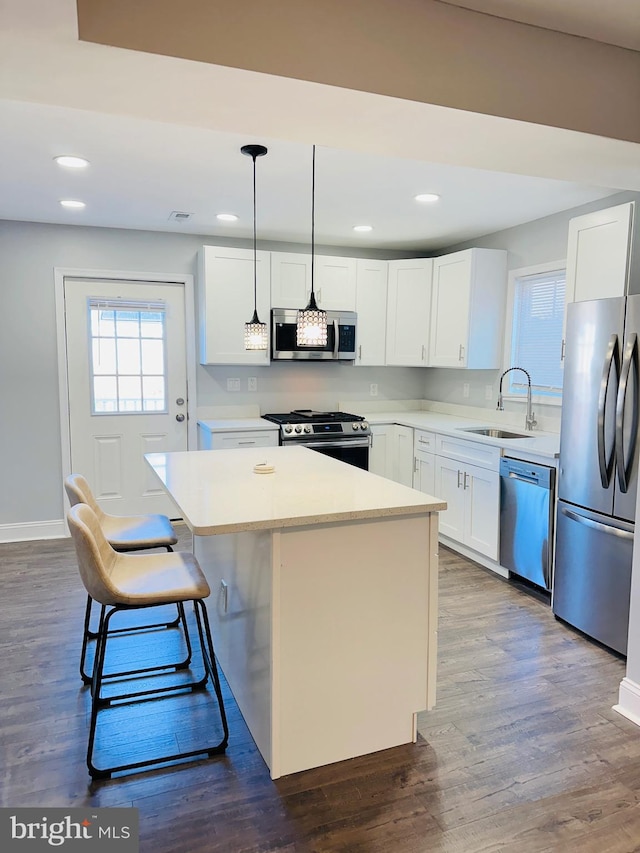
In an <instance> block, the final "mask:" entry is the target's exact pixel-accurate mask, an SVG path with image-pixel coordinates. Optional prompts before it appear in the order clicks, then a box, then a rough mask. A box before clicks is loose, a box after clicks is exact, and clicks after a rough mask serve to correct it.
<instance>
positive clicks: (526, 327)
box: [504, 263, 566, 403]
mask: <svg viewBox="0 0 640 853" xmlns="http://www.w3.org/2000/svg"><path fill="white" fill-rule="evenodd" d="M565 281H566V270H565V268H564V264H563V263H562V264H545V265H544V266H539V267H532V268H528V269H521V270H514V271H513V272H512V273H511V284H512V288H511V291H512V292H511V294H510V295H511V296H512V300H513V301H512V311H511V318H512V320H511V340H510V341H508V346H507V350H506V351H507V353H509V364H507V365H505V370H506V368H507V367H514V366H517V367H523V368H524V369H525V370H527V371H528V372H529V374H530V375H531V387H532V390H533V393H534V394H536V396H538V397H543V398H546V400H547V402H550V403H551V402H553V401H559V400H560V399H561V398H562V376H563V372H562V361H561V350H562V333H563V327H564V307H565ZM507 380H508V383H507ZM504 393H505V395H509V396H513V397H517V396H524V395H526V393H527V380H526V377H525V376H524V374H523V373H521V372H520V371H513V372H511V373H509V374H507V376H505V388H504Z"/></svg>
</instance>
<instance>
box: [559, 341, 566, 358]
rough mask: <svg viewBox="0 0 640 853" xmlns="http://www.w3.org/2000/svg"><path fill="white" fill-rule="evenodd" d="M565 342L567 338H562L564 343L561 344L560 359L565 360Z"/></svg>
mask: <svg viewBox="0 0 640 853" xmlns="http://www.w3.org/2000/svg"><path fill="white" fill-rule="evenodd" d="M564 344H565V340H564V338H563V339H562V344H561V345H560V361H564Z"/></svg>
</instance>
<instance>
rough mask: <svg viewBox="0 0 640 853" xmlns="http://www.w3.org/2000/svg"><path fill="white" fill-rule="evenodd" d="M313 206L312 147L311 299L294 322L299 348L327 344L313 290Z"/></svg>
mask: <svg viewBox="0 0 640 853" xmlns="http://www.w3.org/2000/svg"><path fill="white" fill-rule="evenodd" d="M315 204H316V146H315V145H314V146H313V159H312V172H311V298H310V299H309V304H308V305H307V307H306V308H303V309H300V310H299V311H298V315H297V322H296V343H297V345H298V346H301V347H324V346H326V344H327V312H326V311H322V310H321V309H320V308H318V306H317V305H316V296H315V292H314V289H313V272H314V270H313V267H314V253H315V218H316V217H315Z"/></svg>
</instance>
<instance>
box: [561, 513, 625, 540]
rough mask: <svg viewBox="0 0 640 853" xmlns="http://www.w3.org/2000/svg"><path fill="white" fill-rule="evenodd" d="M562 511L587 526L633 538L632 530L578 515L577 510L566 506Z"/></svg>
mask: <svg viewBox="0 0 640 853" xmlns="http://www.w3.org/2000/svg"><path fill="white" fill-rule="evenodd" d="M560 512H561V513H562V514H563V515H566V516H567V518H570V519H571V520H572V521H577V522H578V523H579V524H584V525H585V527H593V528H594V530H601V531H602V532H603V533H609V534H611V536H619V537H620V539H633V532H632V531H630V530H621V529H620V528H619V527H614V526H613V525H611V524H603V523H602V522H601V521H594V520H593V519H592V518H587V517H586V516H584V515H578V513H577V512H572V511H571V510H570V509H567V508H566V507H560Z"/></svg>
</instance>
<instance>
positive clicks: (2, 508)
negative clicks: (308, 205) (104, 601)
mask: <svg viewBox="0 0 640 853" xmlns="http://www.w3.org/2000/svg"><path fill="white" fill-rule="evenodd" d="M632 198H636V199H640V195H639V194H637V193H635V194H634V193H621V194H620V195H617V196H615V197H612V198H610V199H607V200H605V201H602V202H597V203H595V204H592V205H586V206H584V207H581V208H576V209H575V210H572V211H566V212H564V213H561V214H557V215H555V216H551V217H548V218H546V219H542V220H538V221H536V222H532V223H529V224H527V225H521V226H518V227H516V228H511V229H508V230H506V231H502V232H500V233H498V234H492V235H488V236H487V237H484V238H482V239H478V240H474V241H473V243H472V244H464V245H460V246H452V247H447V248H446V249H445V248H443V250H442V252H441V254H444V253H445V252H446V251H449V250H455V249H458V248H467V246H468V245H475V246H486V247H495V248H505V249H508V251H509V268H510V269H514V268H518V267H521V266H527V265H529V264H534V263H537V262H543V261H548V260H557V259H558V258H563V257H564V256H565V252H566V239H567V226H568V221H569V219H570V218H571V216H573V215H576V214H577V213H581V212H587V211H588V210H591V209H597V208H599V207H606V206H610V205H611V204H614V203H621V202H623V201H627V200H629V199H632ZM214 242H215V243H219V244H222V243H226V244H227V245H238V246H248V245H250V244H249V243H248V242H247V241H243V240H236V241H231V240H227V241H222V240H219V239H217V238H216V239H215V240H214V239H213V238H211V237H202V236H198V235H184V234H172V233H153V232H146V231H124V230H117V229H109V228H86V227H76V226H57V225H44V224H37V223H22V222H8V221H4V222H0V317H1V320H0V323H1V326H0V328H1V334H0V365H1V367H0V400H1V401H2V408H1V416H0V438H1V439H2V440H1V441H0V465H1V470H2V476H3V486H4V487H3V488H2V490H1V491H0V525H3V524H5V525H10V524H20V523H28V522H35V521H52V520H57V519H61V518H62V515H63V503H62V490H61V474H62V463H61V453H60V441H61V438H60V425H59V423H60V416H59V406H58V371H57V351H56V345H57V344H56V324H55V298H54V276H53V271H54V267H70V268H80V269H100V270H114V271H117V270H130V271H142V272H160V273H180V274H185V273H189V274H193V275H194V276H195V274H196V255H197V251H198V249H199V248H200V246H201V245H202V244H203V243H214ZM260 248H264V249H267V250H268V249H275V250H277V249H280V250H291V251H295V250H301V249H302V250H303V251H308V248H309V247H308V246H304V247H300V246H294V245H285V244H277V243H273V244H267V243H264V244H260ZM318 251H319V252H323V253H326V254H339V255H340V254H346V253H347V252H348V253H349V254H352V255H358V254H363V253H362V252H361V250H360V251H358V250H355V249H354V250H351V249H349V250H345V249H344V248H341V249H331V248H328V247H319V248H318ZM368 254H369V255H370V256H374V257H375V256H376V255H377V256H378V257H391V256H395V257H397V255H398V253H382V252H378V253H374V252H369V253H368ZM499 374H500V371H464V372H461V371H455V370H443V369H428V368H427V369H424V368H423V369H421V368H397V367H389V368H385V367H381V368H355V367H352V366H350V365H334V364H331V365H322V364H304V365H293V364H274V365H271V366H269V367H262V368H247V367H203V366H201V365H199V366H198V371H197V393H198V406H199V408H206V407H210V406H221V405H242V404H247V403H249V404H254V405H256V404H259V405H260V410H261V411H262V412H267V411H287V410H288V409H291V408H296V407H299V406H312V407H314V408H334V407H335V406H336V405H337V402H338V400H340V399H349V400H354V401H357V400H362V401H363V409H364V408H365V405H366V402H367V401H371V400H372V398H371V397H370V395H369V385H370V383H372V382H375V383H376V384H377V385H378V397H377V399H378V400H380V399H388V400H399V399H420V398H423V397H424V398H427V399H433V400H440V401H445V402H452V403H461V404H467V405H475V406H486V407H493V406H494V405H495V394H494V395H493V398H492V400H485V389H486V386H487V385H492V386H493V388H494V389H495V387H496V386H497V381H498V378H499ZM232 376H233V377H239V378H240V380H241V386H242V389H243V390H242V391H240V392H234V393H229V392H227V390H226V380H227V378H228V377H232ZM249 376H256V377H257V379H258V393H257V394H255V393H249V392H248V391H247V390H246V388H247V382H246V380H247V378H248V377H249ZM463 382H468V383H469V385H470V395H469V397H468V398H464V397H463V395H462V385H463ZM0 538H1V537H0Z"/></svg>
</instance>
